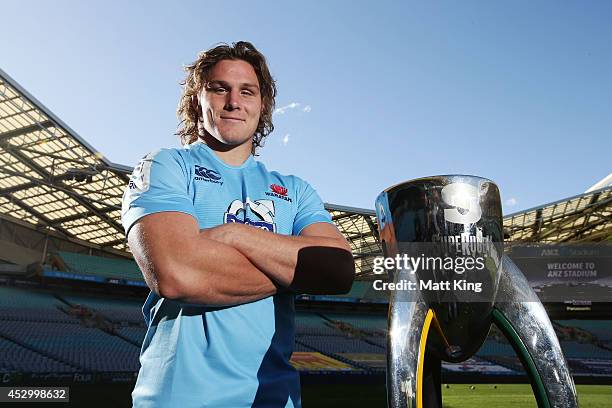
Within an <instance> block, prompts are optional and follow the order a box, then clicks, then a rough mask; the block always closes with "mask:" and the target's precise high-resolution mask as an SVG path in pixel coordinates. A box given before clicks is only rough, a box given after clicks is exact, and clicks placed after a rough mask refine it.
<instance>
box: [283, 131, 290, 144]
mask: <svg viewBox="0 0 612 408" xmlns="http://www.w3.org/2000/svg"><path fill="white" fill-rule="evenodd" d="M289 136H290V135H289V133H287V134H286V135H285V137H283V146H287V144H288V143H289Z"/></svg>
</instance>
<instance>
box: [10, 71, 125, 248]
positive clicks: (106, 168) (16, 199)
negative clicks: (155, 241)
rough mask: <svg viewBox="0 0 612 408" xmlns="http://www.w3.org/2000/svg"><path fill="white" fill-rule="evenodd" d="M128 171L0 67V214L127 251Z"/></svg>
mask: <svg viewBox="0 0 612 408" xmlns="http://www.w3.org/2000/svg"><path fill="white" fill-rule="evenodd" d="M130 172H131V169H130V168H128V167H125V166H120V165H117V164H114V163H111V162H110V161H108V160H107V159H106V158H104V156H103V155H102V154H101V153H100V152H98V151H97V150H96V149H94V148H93V147H92V146H90V145H89V144H88V143H87V142H85V140H83V139H82V138H81V137H79V136H78V135H77V133H76V132H75V131H73V130H72V129H70V128H69V127H68V126H67V125H66V124H65V123H64V122H62V120H61V119H59V118H58V117H57V116H55V115H54V114H53V113H52V112H51V111H49V109H47V108H46V107H45V106H44V105H43V104H42V103H40V102H39V101H38V100H36V99H35V98H34V97H33V96H32V95H30V94H29V93H28V92H27V91H26V90H25V89H23V88H22V87H21V86H19V84H17V83H16V82H15V81H14V80H13V79H12V78H10V77H9V76H8V75H7V74H6V73H5V72H4V71H2V70H0V214H2V215H4V216H8V217H12V218H17V219H19V220H21V221H25V222H26V223H28V224H30V225H31V226H33V227H34V228H36V229H38V230H43V231H48V232H50V233H54V234H58V235H59V236H61V237H62V238H65V239H69V240H73V241H76V242H80V243H84V244H86V245H94V246H95V247H97V248H100V249H106V250H109V251H111V252H113V250H114V251H119V252H123V253H125V252H126V251H127V245H126V243H125V239H124V236H123V228H122V227H121V221H120V217H121V214H120V211H121V196H122V194H123V188H124V186H125V185H126V183H127V182H128V174H129V173H130Z"/></svg>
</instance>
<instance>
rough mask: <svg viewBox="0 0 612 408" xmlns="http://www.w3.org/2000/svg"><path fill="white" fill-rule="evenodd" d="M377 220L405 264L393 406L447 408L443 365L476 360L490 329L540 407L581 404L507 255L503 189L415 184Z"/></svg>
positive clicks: (390, 351) (399, 273)
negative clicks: (506, 346) (504, 343)
mask: <svg viewBox="0 0 612 408" xmlns="http://www.w3.org/2000/svg"><path fill="white" fill-rule="evenodd" d="M376 213H377V218H378V225H379V235H380V240H381V243H382V246H383V251H384V254H385V256H386V257H387V258H394V259H396V260H397V265H396V267H394V268H393V270H389V271H388V272H389V282H390V283H393V284H395V287H396V288H400V287H401V288H403V289H402V290H392V291H391V297H390V301H389V321H388V325H389V336H388V339H387V402H388V406H389V407H393V408H399V407H409V408H421V407H427V408H430V407H437V408H442V397H441V380H440V377H441V361H448V362H453V363H457V362H461V361H465V360H467V359H468V358H470V357H471V356H473V355H474V354H475V353H476V352H477V351H478V349H479V348H480V346H481V345H482V343H483V342H484V341H485V339H486V337H487V335H488V333H489V329H490V327H491V323H495V324H496V325H497V326H498V327H499V329H500V330H501V331H502V333H504V335H505V336H506V338H507V339H508V340H509V342H510V344H511V345H512V347H513V348H514V350H515V351H516V353H517V355H518V357H519V359H520V360H521V362H522V364H523V366H524V368H525V370H526V371H527V373H528V375H529V379H530V381H531V385H532V389H533V392H534V394H535V397H536V401H537V403H538V406H539V407H563V408H571V407H577V406H578V402H577V396H576V389H575V386H574V381H573V379H572V377H571V375H570V372H569V370H568V366H567V362H566V361H565V357H564V356H563V353H562V351H561V347H560V345H559V341H558V339H557V336H556V334H555V332H554V329H553V326H552V324H551V322H550V320H549V318H548V315H547V313H546V311H545V310H544V307H543V306H542V303H541V302H540V301H539V300H538V298H537V296H536V295H535V293H534V292H533V290H532V289H531V287H530V286H529V283H528V282H527V280H526V279H525V277H524V276H523V274H522V273H521V271H520V270H519V269H518V268H517V267H516V265H514V263H513V262H512V261H511V260H510V258H508V257H507V256H505V255H504V254H503V227H502V212H501V201H500V196H499V189H498V188H497V186H496V185H495V183H493V182H492V181H490V180H487V179H483V178H480V177H474V176H461V175H451V176H435V177H427V178H421V179H417V180H412V181H408V182H406V183H402V184H398V185H396V186H393V187H390V188H388V189H386V190H385V191H384V192H382V193H381V194H380V195H379V196H378V198H377V199H376ZM400 261H403V263H402V262H400ZM468 266H469V267H468ZM406 288H408V289H406Z"/></svg>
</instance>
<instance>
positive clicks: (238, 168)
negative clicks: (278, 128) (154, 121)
mask: <svg viewBox="0 0 612 408" xmlns="http://www.w3.org/2000/svg"><path fill="white" fill-rule="evenodd" d="M186 71H187V78H186V79H185V81H184V83H183V85H184V91H183V95H182V97H181V101H180V103H179V108H178V115H179V117H180V119H181V126H180V129H179V131H178V135H179V136H180V137H181V140H182V142H183V144H184V146H183V147H182V148H178V149H161V150H158V151H156V152H154V153H150V154H148V155H147V156H145V157H144V158H143V159H142V160H141V161H140V163H139V164H138V166H136V168H135V169H134V172H133V173H132V176H131V178H130V182H129V186H128V188H127V189H126V191H125V193H124V197H123V208H122V222H123V225H124V228H125V231H126V235H127V238H128V243H129V246H130V248H131V250H132V252H133V254H134V258H135V259H136V262H137V263H138V265H139V266H140V269H141V270H142V273H143V276H144V278H145V281H146V283H147V285H148V286H149V288H150V289H151V292H150V294H149V296H148V298H147V300H146V303H145V305H144V307H143V312H144V314H145V320H146V322H147V325H148V330H147V334H146V337H145V339H144V342H143V345H142V350H141V355H140V362H141V369H140V372H139V374H138V379H137V382H136V386H135V388H134V392H133V393H132V397H133V403H134V406H135V407H180V408H188V407H232V408H237V407H299V406H301V400H300V384H299V375H298V373H297V371H296V370H295V369H294V368H293V367H292V366H291V364H290V363H289V358H290V356H291V353H292V351H293V343H294V310H295V309H294V303H293V298H294V294H295V293H327V294H334V293H345V292H347V291H348V290H349V289H350V287H351V285H352V281H353V276H354V272H355V270H354V263H353V259H352V255H351V250H350V247H349V245H348V243H347V241H346V240H345V239H344V237H343V236H342V234H340V232H339V231H338V230H337V229H336V227H335V226H334V224H333V223H332V221H331V218H330V215H329V213H328V212H327V211H326V210H325V209H324V208H323V204H322V201H321V199H320V198H319V196H318V195H317V193H316V192H315V190H314V189H313V188H312V187H311V186H310V185H309V184H308V183H307V182H305V181H304V180H302V179H300V178H298V177H295V176H286V175H281V174H279V173H277V172H274V171H268V170H267V169H266V168H265V166H264V165H263V164H262V163H261V162H259V161H256V160H255V159H254V157H253V156H254V155H255V152H256V149H257V148H258V147H261V145H262V142H263V140H264V138H265V137H266V136H267V135H268V134H269V133H270V132H271V131H272V130H273V128H274V126H273V125H272V113H273V111H274V98H275V96H276V86H275V83H274V80H273V79H272V76H271V75H270V72H269V70H268V67H267V64H266V60H265V58H264V56H263V55H262V54H261V53H260V52H259V51H257V50H256V49H255V47H254V46H253V45H252V44H250V43H248V42H237V43H234V44H232V45H228V44H221V45H218V46H216V47H214V48H211V49H210V50H207V51H205V52H203V53H201V54H200V55H199V57H198V59H197V60H196V61H195V62H194V63H193V64H191V65H189V66H187V67H186Z"/></svg>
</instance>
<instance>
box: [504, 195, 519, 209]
mask: <svg viewBox="0 0 612 408" xmlns="http://www.w3.org/2000/svg"><path fill="white" fill-rule="evenodd" d="M517 203H518V201H516V198H514V197H510V198H509V199H507V200H506V205H507V206H508V207H514V206H515V205H516V204H517Z"/></svg>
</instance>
